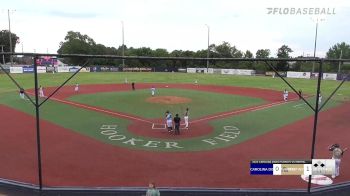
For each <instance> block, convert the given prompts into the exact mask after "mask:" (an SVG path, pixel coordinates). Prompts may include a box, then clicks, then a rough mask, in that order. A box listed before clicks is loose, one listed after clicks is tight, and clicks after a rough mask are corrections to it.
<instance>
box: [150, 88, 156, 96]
mask: <svg viewBox="0 0 350 196" xmlns="http://www.w3.org/2000/svg"><path fill="white" fill-rule="evenodd" d="M155 93H156V88H155V87H154V86H152V88H151V94H152V96H154V95H155Z"/></svg>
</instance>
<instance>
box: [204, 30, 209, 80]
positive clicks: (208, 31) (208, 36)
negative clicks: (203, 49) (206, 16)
mask: <svg viewBox="0 0 350 196" xmlns="http://www.w3.org/2000/svg"><path fill="white" fill-rule="evenodd" d="M205 26H207V28H208V50H207V73H208V70H209V32H210V27H209V25H207V24H205Z"/></svg>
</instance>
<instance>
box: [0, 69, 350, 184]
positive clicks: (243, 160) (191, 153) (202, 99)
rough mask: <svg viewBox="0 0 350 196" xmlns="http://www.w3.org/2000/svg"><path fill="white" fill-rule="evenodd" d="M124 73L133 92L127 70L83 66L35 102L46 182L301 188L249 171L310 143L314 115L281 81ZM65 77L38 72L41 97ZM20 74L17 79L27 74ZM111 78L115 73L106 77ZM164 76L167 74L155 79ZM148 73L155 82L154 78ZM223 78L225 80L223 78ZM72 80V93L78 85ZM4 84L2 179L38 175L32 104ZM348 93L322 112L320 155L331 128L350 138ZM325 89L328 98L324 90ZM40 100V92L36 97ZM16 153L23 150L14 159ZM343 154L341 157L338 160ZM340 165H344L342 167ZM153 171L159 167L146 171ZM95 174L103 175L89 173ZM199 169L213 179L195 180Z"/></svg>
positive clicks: (296, 154)
mask: <svg viewBox="0 0 350 196" xmlns="http://www.w3.org/2000/svg"><path fill="white" fill-rule="evenodd" d="M126 75H127V77H128V80H129V81H133V79H134V78H133V77H135V78H138V79H139V80H137V82H136V83H135V87H136V89H135V90H132V88H131V86H130V84H127V83H123V80H124V78H125V73H124V74H121V76H118V78H120V83H115V82H111V81H115V80H116V79H115V78H113V77H115V75H109V74H108V73H107V74H103V75H101V77H103V79H102V78H98V79H96V80H95V82H90V81H91V80H88V79H87V78H88V77H99V73H92V74H90V73H84V74H81V75H79V76H78V78H77V79H75V80H74V81H72V82H71V83H70V84H69V85H66V86H64V87H63V88H61V89H60V90H59V91H58V92H57V94H55V95H54V96H53V97H51V98H50V99H49V100H48V101H47V102H46V103H45V104H43V105H42V106H41V107H40V125H41V133H42V142H43V143H42V145H43V152H42V156H43V174H44V175H43V177H44V178H43V179H44V181H43V183H44V184H45V185H47V186H68V185H75V186H94V187H95V186H103V187H109V186H126V187H138V186H142V185H143V183H144V181H145V180H146V181H147V179H149V178H153V179H156V180H157V181H159V182H161V183H160V184H161V186H164V187H166V186H176V187H201V186H205V187H216V188H218V187H219V188H227V187H243V188H244V187H246V188H249V187H255V188H259V187H260V188H266V187H269V188H276V187H277V188H303V187H305V186H306V184H305V182H304V181H303V180H302V179H301V178H300V177H299V178H292V177H285V178H281V179H280V180H279V181H277V182H275V183H274V184H273V185H272V184H270V183H268V182H269V180H273V177H269V176H265V177H264V178H263V177H262V176H254V177H250V178H246V176H247V175H249V168H248V167H249V164H248V163H249V161H250V160H252V159H259V158H271V159H282V158H283V159H307V158H308V156H309V151H308V150H305V149H308V148H309V146H310V145H311V144H310V138H311V136H312V132H311V130H312V127H311V125H312V123H311V122H312V120H313V114H314V113H313V111H312V110H311V109H310V108H309V107H308V105H307V104H304V102H303V101H302V100H300V99H299V97H298V95H297V94H295V93H294V92H292V91H291V90H289V97H288V101H284V100H283V97H282V93H283V90H284V89H285V87H284V86H281V85H280V86H276V85H275V86H274V85H272V84H273V83H274V82H275V80H274V79H272V78H266V79H262V78H259V77H254V78H251V77H234V78H233V77H227V76H216V77H217V78H215V80H216V81H220V80H222V82H221V83H220V82H219V83H213V82H212V81H213V80H211V76H205V77H207V78H208V79H207V80H206V79H205V78H203V75H199V74H194V75H196V77H199V78H200V80H199V81H200V82H201V83H200V84H198V83H197V84H193V83H190V82H188V83H179V82H176V81H174V82H172V83H169V82H168V83H165V82H164V81H167V79H168V77H173V75H172V74H169V75H166V74H157V73H142V76H143V79H142V81H141V79H140V76H141V75H140V74H139V73H128V74H126ZM64 76H66V75H65V74H55V75H48V74H47V75H46V74H43V75H41V83H42V84H44V85H43V91H44V93H45V96H48V95H50V94H51V93H52V92H54V91H55V89H56V88H57V86H58V85H57V84H55V82H53V81H52V80H51V79H50V77H56V78H57V79H58V80H59V78H63V77H64ZM154 76H157V77H154ZM18 77H19V78H20V80H23V81H26V80H27V79H28V78H26V77H27V76H18ZM21 77H22V78H21ZM108 77H110V78H113V79H110V80H108V81H106V80H107V78H108ZM162 77H164V78H166V79H164V81H161V80H160V79H159V78H162ZM179 77H180V78H181V77H182V79H181V80H186V79H185V78H186V77H187V76H184V75H180V74H179ZM154 78H158V81H156V82H152V81H151V80H153V79H154ZM1 80H4V79H1ZM229 80H232V82H230V83H228V81H229ZM265 80H266V82H267V83H269V82H270V84H271V85H270V88H266V86H265V85H266V84H265V83H263V82H261V81H265ZM243 81H244V82H243ZM245 81H247V82H245ZM299 81H300V80H295V82H296V83H298V82H299ZM78 83H79V91H76V89H75V87H76V84H78ZM312 83H313V81H310V83H307V84H306V83H305V81H302V82H301V83H298V84H299V85H300V86H302V87H303V89H304V90H303V91H304V93H305V94H304V97H305V99H306V100H307V101H308V102H309V103H311V104H312V105H313V104H314V102H315V96H314V95H313V92H312V90H311V89H312V88H310V90H308V88H309V86H311V85H312ZM331 83H332V82H330V83H328V84H327V83H326V82H325V85H326V86H327V85H329V84H331ZM228 84H229V85H228ZM237 84H242V85H237ZM347 85H348V84H347ZM150 88H155V89H156V93H155V94H151V92H150ZM8 89H9V90H4V91H2V92H1V93H0V97H1V99H0V111H1V119H2V120H3V123H2V125H1V127H2V128H1V130H2V137H0V142H1V144H2V145H4V146H6V148H1V149H0V153H1V154H2V155H3V157H6V158H3V159H2V161H3V162H4V163H5V166H4V167H1V168H0V173H1V174H2V177H4V178H8V179H14V180H18V181H23V182H26V183H36V181H37V178H36V177H35V172H36V171H35V165H36V159H35V158H36V156H35V153H34V152H35V150H34V149H35V145H34V144H35V137H34V135H33V133H34V132H35V126H34V125H35V124H34V123H35V120H34V119H35V118H34V117H35V110H34V108H33V106H32V105H31V104H30V102H29V101H28V100H24V99H21V98H19V97H18V93H17V92H15V91H13V90H10V89H11V87H8ZM25 91H26V93H28V95H29V96H30V97H31V98H33V95H34V94H35V93H34V89H33V88H30V86H28V87H26V88H25ZM348 93H349V92H348V90H342V92H341V94H342V95H338V96H336V97H335V98H334V99H331V100H330V101H329V103H328V104H327V105H326V106H325V107H324V108H323V109H322V111H321V113H320V118H321V120H320V131H319V136H318V137H319V138H321V139H320V141H319V142H318V143H317V149H316V150H317V152H318V154H319V156H320V157H327V152H323V151H322V150H321V149H322V148H323V147H324V146H326V145H327V144H328V141H327V138H328V134H329V132H334V131H335V132H337V133H341V135H334V137H336V138H337V140H338V141H344V140H346V139H344V138H346V137H348V136H349V133H348V131H346V128H345V127H347V126H349V125H350V124H349V122H348V121H347V120H346V119H344V118H343V116H344V115H348V114H349V113H348V112H349V109H350V104H349V102H348V101H347V100H346V97H345V96H344V94H345V95H347V94H348ZM323 94H324V96H327V89H325V90H324V93H323ZM43 100H45V97H44V98H40V100H39V101H43ZM186 108H189V112H188V116H189V127H188V129H187V128H186V127H185V124H184V123H185V122H184V121H183V117H184V115H185V112H186ZM166 111H169V112H171V113H172V115H173V116H175V115H176V114H179V116H180V118H181V120H182V121H181V123H180V134H179V135H175V134H174V133H172V132H170V133H169V132H168V131H167V129H166V121H165V116H164V114H165V112H166ZM18 121H20V122H21V123H16V122H18ZM334 121H336V123H334ZM335 125H336V126H335ZM343 136H344V137H343ZM345 136H346V137H345ZM295 144H297V145H295ZM14 153H15V154H23V153H24V154H26V156H16V157H13V156H12V154H14ZM347 160H348V158H347V157H345V158H344V162H346V161H347ZM202 163H205V164H202ZM346 167H347V165H345V164H344V165H343V168H346ZM174 168H181V169H180V170H177V169H174ZM158 170H161V171H164V174H161V173H160V174H157V175H156V176H153V174H154V172H155V171H158ZM125 171H127V172H125ZM348 171H350V170H345V169H344V172H343V173H342V175H343V176H350V173H349V172H348ZM178 172H180V173H182V174H186V176H187V177H186V178H185V179H183V178H182V177H181V175H176V173H178ZM80 174H85V175H80ZM233 174H234V175H233ZM100 175H101V176H104V177H103V178H102V179H99V180H96V179H95V178H94V177H95V176H100ZM198 175H208V176H211V177H210V179H209V178H198ZM116 176H118V177H117V178H116ZM136 176H137V177H136ZM167 176H172V177H173V178H171V179H170V178H168V177H167ZM243 178H244V179H245V180H240V179H243ZM336 181H337V179H335V182H336Z"/></svg>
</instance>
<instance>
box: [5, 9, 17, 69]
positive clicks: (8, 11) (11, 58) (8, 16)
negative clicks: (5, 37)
mask: <svg viewBox="0 0 350 196" xmlns="http://www.w3.org/2000/svg"><path fill="white" fill-rule="evenodd" d="M11 11H13V12H14V11H16V10H11ZM7 18H8V21H9V38H10V53H12V39H11V20H10V10H9V9H8V10H7ZM10 61H11V65H12V64H13V57H12V55H10Z"/></svg>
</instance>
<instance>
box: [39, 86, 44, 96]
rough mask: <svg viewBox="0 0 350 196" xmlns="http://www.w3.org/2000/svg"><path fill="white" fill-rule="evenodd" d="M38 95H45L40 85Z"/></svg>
mask: <svg viewBox="0 0 350 196" xmlns="http://www.w3.org/2000/svg"><path fill="white" fill-rule="evenodd" d="M39 97H45V95H44V89H43V87H42V86H41V85H40V87H39Z"/></svg>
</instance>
